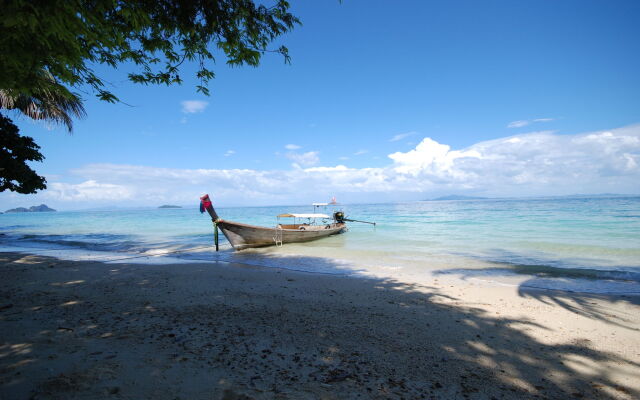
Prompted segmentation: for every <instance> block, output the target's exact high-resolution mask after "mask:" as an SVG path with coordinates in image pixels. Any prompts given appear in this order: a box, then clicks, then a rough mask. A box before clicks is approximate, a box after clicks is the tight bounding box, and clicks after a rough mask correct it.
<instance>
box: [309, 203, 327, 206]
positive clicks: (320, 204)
mask: <svg viewBox="0 0 640 400" xmlns="http://www.w3.org/2000/svg"><path fill="white" fill-rule="evenodd" d="M311 205H312V206H328V205H329V203H311Z"/></svg>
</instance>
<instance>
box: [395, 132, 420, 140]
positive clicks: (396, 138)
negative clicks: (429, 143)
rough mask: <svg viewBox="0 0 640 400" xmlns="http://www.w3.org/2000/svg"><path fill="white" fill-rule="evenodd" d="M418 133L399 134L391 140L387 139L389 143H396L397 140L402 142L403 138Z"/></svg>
mask: <svg viewBox="0 0 640 400" xmlns="http://www.w3.org/2000/svg"><path fill="white" fill-rule="evenodd" d="M417 133H418V132H413V131H411V132H407V133H399V134H397V135H395V136H394V137H392V138H391V139H389V141H390V142H397V141H398V140H402V139H404V138H407V137H409V136H413V135H415V134H417Z"/></svg>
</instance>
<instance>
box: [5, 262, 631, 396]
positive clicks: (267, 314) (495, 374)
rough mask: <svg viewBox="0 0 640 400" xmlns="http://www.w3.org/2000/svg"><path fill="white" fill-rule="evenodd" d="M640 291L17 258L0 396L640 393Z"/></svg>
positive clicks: (8, 296) (8, 277)
mask: <svg viewBox="0 0 640 400" xmlns="http://www.w3.org/2000/svg"><path fill="white" fill-rule="evenodd" d="M638 300H639V299H638V297H630V296H617V297H612V296H606V295H593V294H580V293H567V292H556V291H550V290H545V291H543V290H533V289H524V288H522V287H517V286H489V285H481V284H479V283H477V282H472V281H461V280H454V279H445V278H439V279H433V280H432V281H429V282H401V281H398V280H392V279H382V278H380V279H364V278H353V277H344V276H332V275H321V274H309V273H300V272H293V271H287V270H278V269H274V268H259V267H252V266H247V265H242V264H229V263H202V264H180V265H136V264H105V263H98V262H72V261H63V260H58V259H54V258H47V257H43V256H34V255H26V254H18V253H2V254H0V398H1V399H96V398H108V399H145V398H149V399H150V398H153V399H272V398H276V399H345V398H363V399H365V398H374V399H389V398H391V399H396V398H397V399H419V398H434V399H467V398H468V399H494V398H495V399H503V398H506V399H525V398H542V399H567V398H578V399H580V398H583V399H633V398H640V307H639V302H638Z"/></svg>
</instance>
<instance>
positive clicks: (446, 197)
mask: <svg viewBox="0 0 640 400" xmlns="http://www.w3.org/2000/svg"><path fill="white" fill-rule="evenodd" d="M486 199H488V197H476V196H462V195H457V194H451V195H449V196H442V197H438V198H435V199H427V200H424V201H440V200H486Z"/></svg>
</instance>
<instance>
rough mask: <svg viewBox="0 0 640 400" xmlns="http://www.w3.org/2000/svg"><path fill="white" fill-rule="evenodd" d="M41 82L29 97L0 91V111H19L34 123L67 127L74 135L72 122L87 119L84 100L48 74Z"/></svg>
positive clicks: (39, 78)
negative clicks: (33, 120)
mask: <svg viewBox="0 0 640 400" xmlns="http://www.w3.org/2000/svg"><path fill="white" fill-rule="evenodd" d="M36 79H37V80H38V81H39V82H38V84H37V85H34V86H35V89H33V91H32V92H31V93H29V94H26V93H18V92H16V91H15V90H11V89H0V108H4V109H7V110H18V111H20V112H22V113H23V114H24V115H26V116H28V117H29V118H32V119H35V120H45V121H51V122H53V123H56V124H61V125H65V126H66V127H67V129H68V130H69V132H72V131H73V119H72V117H75V118H84V117H85V116H86V114H87V113H86V111H85V109H84V107H83V105H82V99H81V98H80V97H79V96H78V95H77V94H75V93H72V92H70V91H69V90H68V89H67V88H66V87H64V86H62V85H60V84H59V83H57V82H56V81H55V79H54V78H53V77H52V76H51V74H49V73H48V72H47V71H43V73H42V74H40V75H39V76H38V77H37V78H36Z"/></svg>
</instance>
